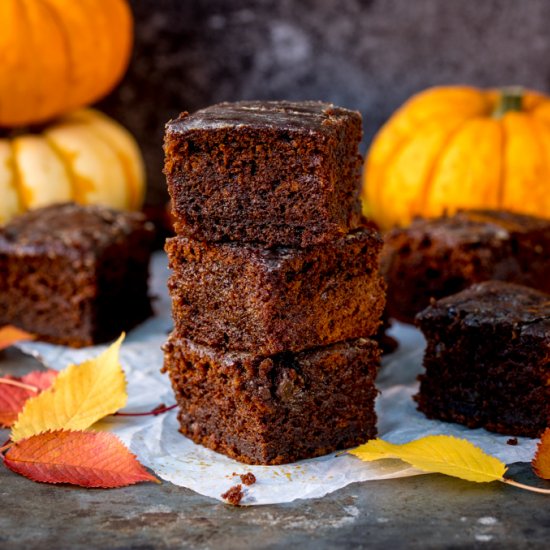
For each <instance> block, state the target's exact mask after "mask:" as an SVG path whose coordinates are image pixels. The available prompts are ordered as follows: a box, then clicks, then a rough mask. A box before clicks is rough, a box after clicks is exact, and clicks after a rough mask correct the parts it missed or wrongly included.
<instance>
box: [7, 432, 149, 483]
mask: <svg viewBox="0 0 550 550" xmlns="http://www.w3.org/2000/svg"><path fill="white" fill-rule="evenodd" d="M4 462H5V464H6V466H7V467H8V468H9V469H10V470H12V471H14V472H16V473H18V474H21V475H23V476H25V477H28V478H29V479H32V480H33V481H41V482H44V483H71V484H73V485H80V486H81V487H103V488H110V487H124V486H126V485H133V484H134V483H139V482H141V481H154V482H157V483H159V481H158V480H157V479H156V478H155V477H154V476H152V475H151V474H149V472H147V470H145V468H144V467H143V466H142V465H141V464H140V463H139V462H138V460H137V458H136V457H135V456H134V455H133V454H132V453H131V452H130V451H129V450H128V449H127V448H126V447H125V446H124V444H123V443H122V442H121V441H120V439H118V438H117V437H116V436H115V435H114V434H112V433H109V432H89V431H68V430H56V431H54V432H45V433H41V434H38V435H34V436H32V437H29V438H28V439H23V440H22V441H20V442H18V443H16V444H15V445H14V446H13V447H11V448H10V449H9V450H8V452H7V453H6V455H5V457H4Z"/></svg>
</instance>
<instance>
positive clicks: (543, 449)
mask: <svg viewBox="0 0 550 550" xmlns="http://www.w3.org/2000/svg"><path fill="white" fill-rule="evenodd" d="M531 465H532V466H533V470H534V471H535V474H537V475H538V476H539V477H542V479H550V428H546V430H544V433H543V434H542V437H541V438H540V443H539V444H538V447H537V452H536V453H535V458H533V462H531Z"/></svg>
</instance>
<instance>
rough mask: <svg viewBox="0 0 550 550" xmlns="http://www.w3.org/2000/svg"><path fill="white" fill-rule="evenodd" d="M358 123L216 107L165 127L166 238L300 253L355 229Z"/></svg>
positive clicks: (295, 105) (247, 104)
mask: <svg viewBox="0 0 550 550" xmlns="http://www.w3.org/2000/svg"><path fill="white" fill-rule="evenodd" d="M361 137H362V126H361V115H360V114H359V113H357V112H354V111H349V110H347V109H343V108H340V107H336V106H334V105H332V104H329V103H322V102H318V101H302V102H288V101H265V102H261V101H241V102H237V103H221V104H218V105H214V106H212V107H208V108H206V109H203V110H201V111H197V112H196V113H194V114H191V115H189V114H188V113H182V114H181V115H180V116H179V118H177V119H176V120H172V121H170V122H169V123H168V124H167V126H166V135H165V145H164V149H165V153H166V162H165V174H166V179H167V183H168V191H169V193H170V196H171V199H172V210H173V216H174V223H175V229H176V232H177V233H178V234H180V235H183V234H184V235H187V236H190V237H193V238H195V239H198V240H203V241H223V240H230V241H240V242H255V243H261V244H264V245H266V246H273V245H283V246H284V245H286V246H308V245H312V244H319V243H324V242H329V241H331V240H334V239H336V238H338V237H340V236H342V235H344V234H346V233H348V231H349V230H350V229H352V228H354V227H356V226H357V225H358V223H359V220H360V210H361V208H360V200H359V172H360V168H361V156H360V154H359V149H358V146H359V142H360V141H361Z"/></svg>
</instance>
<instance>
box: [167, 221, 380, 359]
mask: <svg viewBox="0 0 550 550" xmlns="http://www.w3.org/2000/svg"><path fill="white" fill-rule="evenodd" d="M381 246H382V241H381V239H380V237H379V235H378V233H377V232H376V231H375V230H374V229H372V228H370V227H364V228H362V229H358V230H356V231H353V232H351V233H349V234H348V235H347V236H345V237H342V238H340V239H338V240H336V241H333V242H330V243H326V244H324V245H319V246H311V247H308V248H285V247H278V248H272V249H266V248H262V247H259V246H258V245H251V244H238V243H205V242H200V241H196V240H194V239H190V238H187V237H181V236H177V237H174V238H172V239H170V240H168V241H167V244H166V250H167V252H168V256H169V259H170V260H169V261H170V267H171V269H172V275H171V277H170V279H169V285H168V286H169V289H170V294H171V297H172V314H173V317H174V322H175V328H176V331H177V332H178V334H179V335H180V336H183V337H185V338H188V339H191V340H193V341H195V342H196V343H200V344H205V345H209V346H213V347H216V348H220V349H226V350H241V351H254V352H256V353H263V354H272V353H278V352H282V351H301V350H304V349H309V348H313V347H318V346H322V345H327V344H332V343H334V342H338V341H343V340H349V339H353V338H358V337H363V336H370V335H373V334H375V333H376V332H377V330H378V327H379V325H380V316H381V314H382V311H383V309H384V303H385V298H384V291H385V285H384V282H383V280H382V278H381V277H380V276H379V275H378V269H377V267H378V256H379V251H380V248H381Z"/></svg>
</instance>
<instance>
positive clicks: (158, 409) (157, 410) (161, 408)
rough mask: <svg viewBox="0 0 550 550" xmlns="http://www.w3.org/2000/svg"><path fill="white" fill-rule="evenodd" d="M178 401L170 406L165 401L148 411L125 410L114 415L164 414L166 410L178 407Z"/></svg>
mask: <svg viewBox="0 0 550 550" xmlns="http://www.w3.org/2000/svg"><path fill="white" fill-rule="evenodd" d="M177 406H178V405H177V403H176V404H174V405H170V407H167V406H166V405H164V403H161V404H160V405H159V406H158V407H155V408H154V409H153V410H151V411H148V412H138V413H123V412H116V413H115V414H114V416H157V415H158V414H163V413H165V412H168V411H171V410H172V409H175V408H176V407H177Z"/></svg>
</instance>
